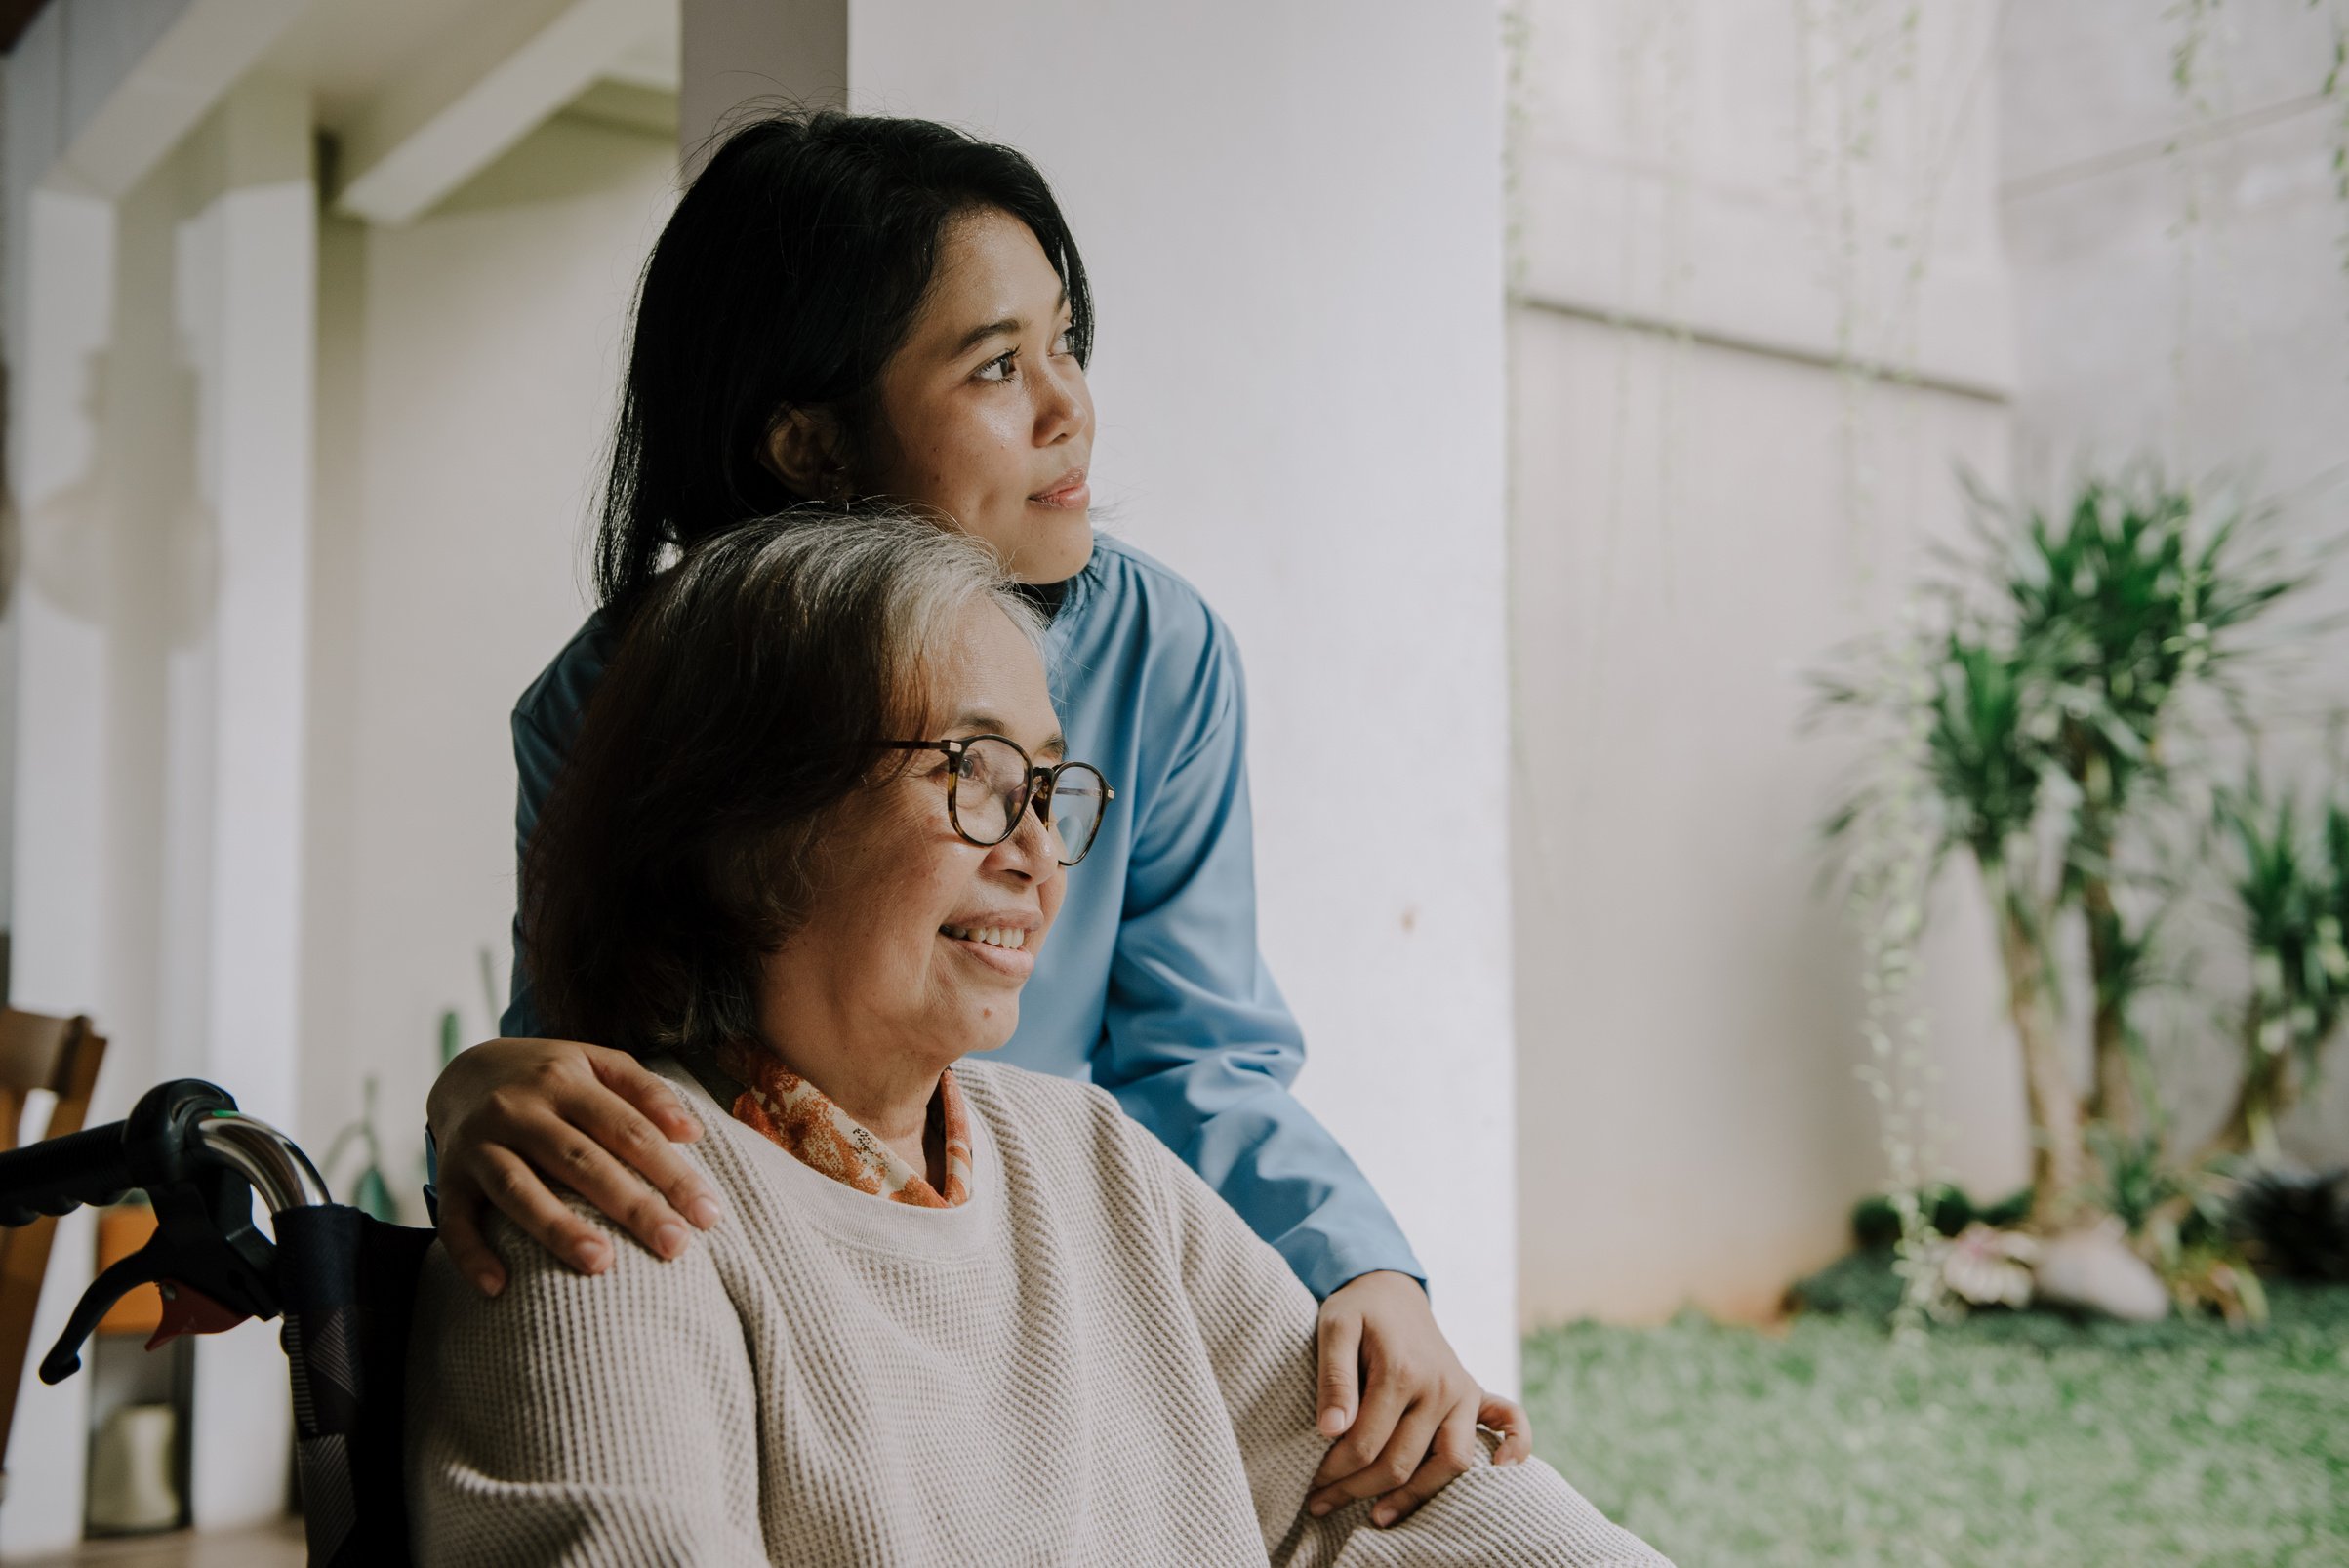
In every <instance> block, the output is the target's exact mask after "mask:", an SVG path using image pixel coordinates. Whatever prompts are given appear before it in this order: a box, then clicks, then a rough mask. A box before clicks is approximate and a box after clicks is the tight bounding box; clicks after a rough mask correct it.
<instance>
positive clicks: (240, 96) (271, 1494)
mask: <svg viewBox="0 0 2349 1568" xmlns="http://www.w3.org/2000/svg"><path fill="white" fill-rule="evenodd" d="M206 134H207V135H209V136H211V137H213V138H215V139H217V143H216V144H217V147H218V152H219V167H220V169H221V171H222V176H223V178H222V181H221V187H220V194H219V195H218V197H217V198H215V199H214V200H213V201H212V202H211V203H210V204H209V205H208V206H206V207H205V208H204V209H203V210H202V211H201V212H199V213H198V214H197V216H196V217H195V218H193V219H191V220H189V221H187V222H185V223H184V224H182V228H181V233H180V240H179V263H180V275H179V302H178V303H179V318H180V322H181V326H182V332H183V333H184V335H185V341H186V348H187V354H188V360H189V363H190V364H191V366H192V368H193V369H194V370H195V372H196V375H197V383H198V406H197V419H196V441H197V450H196V475H197V485H198V489H199V491H200V493H201V494H202V496H203V499H204V500H205V501H206V502H207V503H209V507H210V510H211V512H212V514H213V516H214V518H215V519H216V524H215V526H216V529H217V557H216V559H217V565H216V579H215V581H216V583H217V598H216V600H215V603H214V606H213V617H212V626H211V632H210V637H209V645H208V646H206V647H202V648H200V649H198V650H192V651H191V653H192V655H193V658H191V660H190V662H189V668H188V669H187V670H186V671H184V672H183V671H182V670H179V669H175V670H174V679H173V682H172V698H173V702H174V705H175V707H177V706H179V705H181V704H201V702H202V688H203V687H204V685H206V684H207V683H208V684H209V686H210V694H209V695H210V733H209V735H208V736H207V737H205V742H206V744H201V745H190V746H188V747H187V748H186V750H185V751H184V752H183V753H182V754H183V755H187V756H191V757H194V758H196V759H199V760H202V759H207V758H208V761H209V767H210V770H211V780H210V785H211V787H210V790H209V795H210V810H209V814H208V819H207V820H202V821H201V830H204V831H206V832H207V833H208V836H209V845H208V849H209V854H208V855H207V856H206V857H205V859H206V860H207V861H208V862H209V872H210V874H209V898H208V910H207V914H208V919H207V940H208V951H207V955H206V957H207V961H206V963H205V965H204V971H205V972H204V981H205V984H204V986H203V991H204V996H205V1009H206V1013H205V1020H204V1039H203V1054H204V1067H203V1075H204V1076H206V1077H209V1078H212V1079H214V1080H215V1081H217V1082H219V1083H221V1084H222V1085H223V1087H226V1088H228V1089H229V1090H230V1092H231V1093H233V1094H234V1095H235V1096H236V1097H237V1101H238V1104H239V1105H241V1106H244V1107H245V1108H246V1109H248V1110H250V1111H252V1112H253V1113H254V1114H256V1115H258V1116H261V1117H263V1119H265V1120H268V1121H272V1122H277V1123H280V1124H291V1122H292V1120H293V1117H294V1111H295V1107H296V1105H297V1101H296V1097H295V1070H296V1060H297V1038H296V1030H297V1019H298V1017H299V1010H298V1001H299V987H300V975H301V900H300V890H301V848H302V778H303V746H304V668H305V664H306V656H307V649H308V635H309V595H310V583H309V537H310V446H311V440H310V422H311V405H312V395H311V392H312V380H313V357H314V344H315V339H316V327H315V320H314V317H315V308H314V300H315V295H316V279H317V197H316V193H315V189H314V186H313V183H312V178H311V171H310V124H309V113H308V104H307V101H306V97H305V95H304V92H303V90H302V89H301V88H300V87H299V86H298V85H297V84H294V83H291V82H287V81H282V80H278V79H273V78H267V77H263V78H255V79H251V80H248V81H247V82H245V83H244V84H242V85H241V86H239V87H238V88H237V89H236V90H235V91H234V92H233V93H232V94H231V95H230V96H229V97H228V99H227V100H226V101H224V102H223V104H222V106H221V108H220V110H219V113H218V118H217V120H216V122H215V123H214V125H212V126H211V127H208V128H207V131H206ZM207 666H208V667H207ZM183 674H184V678H182V675H183ZM207 676H208V677H209V680H208V682H207V680H206V677H207ZM174 719H175V722H174V729H175V731H177V730H178V729H179V728H180V726H179V723H178V719H179V715H178V714H177V713H175V715H174ZM288 1430H289V1425H288V1400H287V1394H286V1384H285V1365H284V1361H283V1358H282V1357H281V1356H280V1354H279V1353H278V1349H277V1346H276V1343H275V1338H274V1336H273V1335H271V1334H269V1333H267V1332H265V1331H263V1330H259V1329H251V1328H248V1329H244V1330H240V1331H238V1332H237V1333H234V1334H229V1335H224V1336H221V1337H218V1338H212V1339H206V1340H203V1341H201V1342H199V1346H198V1351H197V1360H196V1421H195V1433H194V1447H195V1473H194V1478H193V1488H194V1499H193V1504H194V1511H195V1518H196V1522H197V1524H198V1525H201V1526H227V1525H232V1524H238V1523H244V1522H248V1521H251V1520H255V1519H261V1518H267V1517H271V1516H273V1515H275V1514H276V1513H278V1512H279V1511H281V1509H282V1506H283V1502H284V1480H285V1477H284V1470H283V1468H282V1467H281V1466H280V1465H278V1464H277V1463H276V1462H275V1460H274V1459H273V1458H272V1457H271V1456H275V1455H280V1454H282V1453H284V1451H285V1446H286V1442H287V1433H288Z"/></svg>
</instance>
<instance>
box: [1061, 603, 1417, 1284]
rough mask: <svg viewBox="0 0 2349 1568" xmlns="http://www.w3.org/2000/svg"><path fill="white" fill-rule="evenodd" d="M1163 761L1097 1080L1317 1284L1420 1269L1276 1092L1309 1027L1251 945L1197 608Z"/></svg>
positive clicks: (1226, 673)
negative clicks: (1198, 647)
mask: <svg viewBox="0 0 2349 1568" xmlns="http://www.w3.org/2000/svg"><path fill="white" fill-rule="evenodd" d="M1187 684H1188V686H1189V690H1188V691H1187V692H1186V693H1185V694H1184V699H1185V700H1184V708H1185V711H1184V713H1183V714H1182V715H1180V719H1179V723H1180V727H1181V729H1182V730H1183V731H1184V732H1185V733H1184V739H1183V741H1182V742H1181V743H1180V744H1178V745H1177V746H1176V747H1175V748H1174V761H1173V763H1172V764H1171V766H1170V767H1169V768H1168V770H1167V772H1166V774H1165V775H1164V776H1163V777H1162V778H1160V779H1158V780H1156V781H1154V787H1153V788H1152V789H1151V790H1150V791H1149V798H1148V806H1147V811H1148V815H1147V817H1146V818H1145V819H1144V820H1142V821H1140V822H1137V823H1136V824H1135V829H1134V831H1135V839H1134V847H1133V857H1132V861H1131V863H1130V864H1129V866H1128V868H1127V873H1126V883H1125V902H1124V906H1123V918H1122V922H1121V924H1120V926H1119V928H1118V933H1117V945H1116V952H1115V956H1114V959H1113V961H1112V965H1111V972H1110V985H1109V994H1108V1008H1107V1016H1106V1020H1105V1032H1106V1039H1105V1040H1104V1042H1103V1045H1102V1047H1101V1049H1100V1051H1099V1052H1098V1053H1097V1054H1096V1055H1095V1057H1094V1059H1093V1078H1094V1081H1095V1082H1096V1083H1098V1084H1100V1085H1101V1086H1102V1087H1103V1088H1105V1089H1107V1090H1109V1091H1110V1092H1111V1093H1112V1094H1113V1095H1114V1096H1116V1098H1117V1102H1118V1104H1119V1105H1121V1106H1124V1108H1125V1111H1126V1113H1127V1114H1128V1115H1130V1116H1132V1117H1133V1118H1134V1119H1135V1120H1136V1121H1138V1122H1140V1123H1141V1124H1142V1125H1143V1126H1145V1127H1147V1128H1149V1129H1150V1130H1151V1132H1153V1133H1154V1134H1155V1135H1157V1137H1158V1139H1159V1140H1160V1141H1161V1142H1162V1143H1164V1144H1165V1145H1166V1146H1168V1147H1169V1148H1171V1149H1173V1150H1174V1152H1175V1153H1176V1154H1178V1155H1179V1156H1181V1157H1182V1159H1183V1161H1184V1162H1185V1163H1186V1164H1188V1165H1189V1166H1190V1167H1191V1168H1192V1169H1193V1170H1195V1171H1196V1172H1198V1174H1199V1175H1200V1176H1201V1177H1202V1178H1204V1179H1205V1181H1206V1183H1207V1185H1208V1186H1212V1187H1214V1188H1215V1189H1216V1191H1218V1192H1219V1193H1221V1194H1222V1195H1223V1197H1224V1200H1225V1201H1226V1202H1228V1203H1230V1204H1231V1205H1232V1207H1233V1208H1234V1209H1235V1210H1237V1211H1238V1213H1239V1215H1240V1217H1241V1218H1242V1219H1244V1220H1246V1221H1247V1222H1248V1225H1249V1226H1250V1227H1251V1228H1253V1229H1254V1230H1255V1232H1256V1233H1257V1234H1258V1235H1260V1236H1262V1237H1263V1238H1264V1239H1265V1240H1266V1241H1268V1242H1270V1243H1271V1244H1272V1245H1273V1246H1274V1248H1276V1250H1277V1251H1278V1252H1279V1253H1280V1255H1281V1256H1282V1257H1283V1258H1284V1259H1286V1260H1287V1262H1288V1265H1289V1267H1290V1268H1291V1269H1292V1270H1294V1271H1295V1273H1296V1275H1297V1277H1298V1278H1299V1279H1301V1280H1303V1281H1304V1282H1305V1285H1306V1287H1307V1288H1308V1289H1310V1290H1311V1291H1312V1292H1313V1293H1314V1295H1315V1296H1316V1297H1324V1298H1325V1297H1327V1296H1328V1295H1329V1294H1330V1293H1331V1292H1332V1291H1335V1290H1336V1289H1337V1288H1338V1287H1339V1286H1341V1285H1343V1284H1345V1283H1346V1282H1347V1281H1348V1280H1350V1279H1354V1278H1356V1277H1357V1276H1359V1275H1362V1274H1366V1273H1370V1272H1372V1271H1374V1270H1377V1269H1393V1270H1395V1271H1397V1272H1398V1273H1404V1274H1409V1275H1411V1276H1412V1277H1413V1278H1416V1279H1420V1280H1422V1281H1423V1282H1424V1280H1425V1278H1426V1275H1425V1273H1424V1272H1423V1271H1422V1269H1421V1268H1420V1266H1419V1261H1418V1259H1417V1258H1415V1257H1414V1256H1413V1255H1412V1252H1411V1248H1410V1244H1409V1243H1408V1242H1406V1241H1405V1240H1404V1239H1403V1234H1402V1231H1401V1229H1400V1228H1399V1227H1398V1226H1397V1225H1396V1223H1395V1220H1394V1217H1393V1216H1391V1215H1390V1214H1388V1212H1387V1209H1386V1205H1384V1204H1383V1203H1381V1202H1380V1201H1379V1198H1378V1194H1377V1193H1376V1192H1375V1191H1373V1190H1372V1188H1371V1186H1370V1183H1369V1180H1368V1179H1367V1178H1366V1177H1364V1176H1363V1175H1362V1173H1361V1171H1360V1170H1359V1169H1357V1167H1356V1165H1355V1163H1354V1161H1353V1160H1352V1159H1350V1158H1348V1157H1347V1154H1346V1151H1345V1150H1344V1149H1343V1148H1341V1147H1340V1146H1338V1142H1337V1140H1336V1139H1335V1138H1333V1137H1331V1136H1330V1134H1329V1131H1328V1129H1326V1128H1324V1127H1323V1126H1322V1125H1321V1124H1320V1123H1319V1122H1318V1121H1316V1120H1315V1119H1314V1116H1313V1114H1312V1113H1311V1112H1310V1111H1308V1110H1307V1109H1306V1108H1305V1106H1303V1105H1301V1104H1300V1103H1299V1102H1298V1100H1297V1098H1296V1096H1294V1095H1293V1094H1291V1093H1290V1092H1289V1086H1290V1085H1291V1084H1292V1083H1293V1082H1295V1080H1296V1077H1297V1072H1298V1069H1299V1068H1301V1067H1302V1066H1303V1065H1305V1040H1304V1036H1303V1035H1302V1033H1301V1032H1300V1031H1299V1029H1298V1027H1297V1021H1296V1020H1295V1019H1294V1018H1293V1017H1291V1016H1290V1014H1289V1010H1288V1004H1287V1003H1286V1002H1284V1001H1283V1000H1282V999H1281V996H1280V991H1279V988H1278V987H1277V986H1276V985H1274V983H1273V977H1272V974H1271V973H1270V971H1269V970H1268V969H1267V968H1266V966H1265V962H1264V957H1263V954H1262V953H1260V952H1259V951H1258V949H1257V945H1256V867H1255V845H1254V839H1253V836H1252V832H1251V828H1250V824H1249V812H1248V777H1247V744H1246V741H1247V701H1246V694H1245V690H1244V687H1243V683H1242V678H1241V673H1240V667H1239V659H1238V654H1237V651H1236V649H1235V648H1234V647H1233V645H1232V642H1231V634H1230V633H1229V632H1228V631H1226V630H1225V629H1224V627H1223V626H1222V624H1221V623H1217V622H1215V621H1214V620H1213V618H1212V617H1210V618H1209V630H1208V636H1207V641H1206V645H1205V647H1204V649H1203V651H1202V658H1201V662H1200V665H1199V669H1198V671H1197V678H1196V679H1195V681H1192V682H1189V683H1187Z"/></svg>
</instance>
